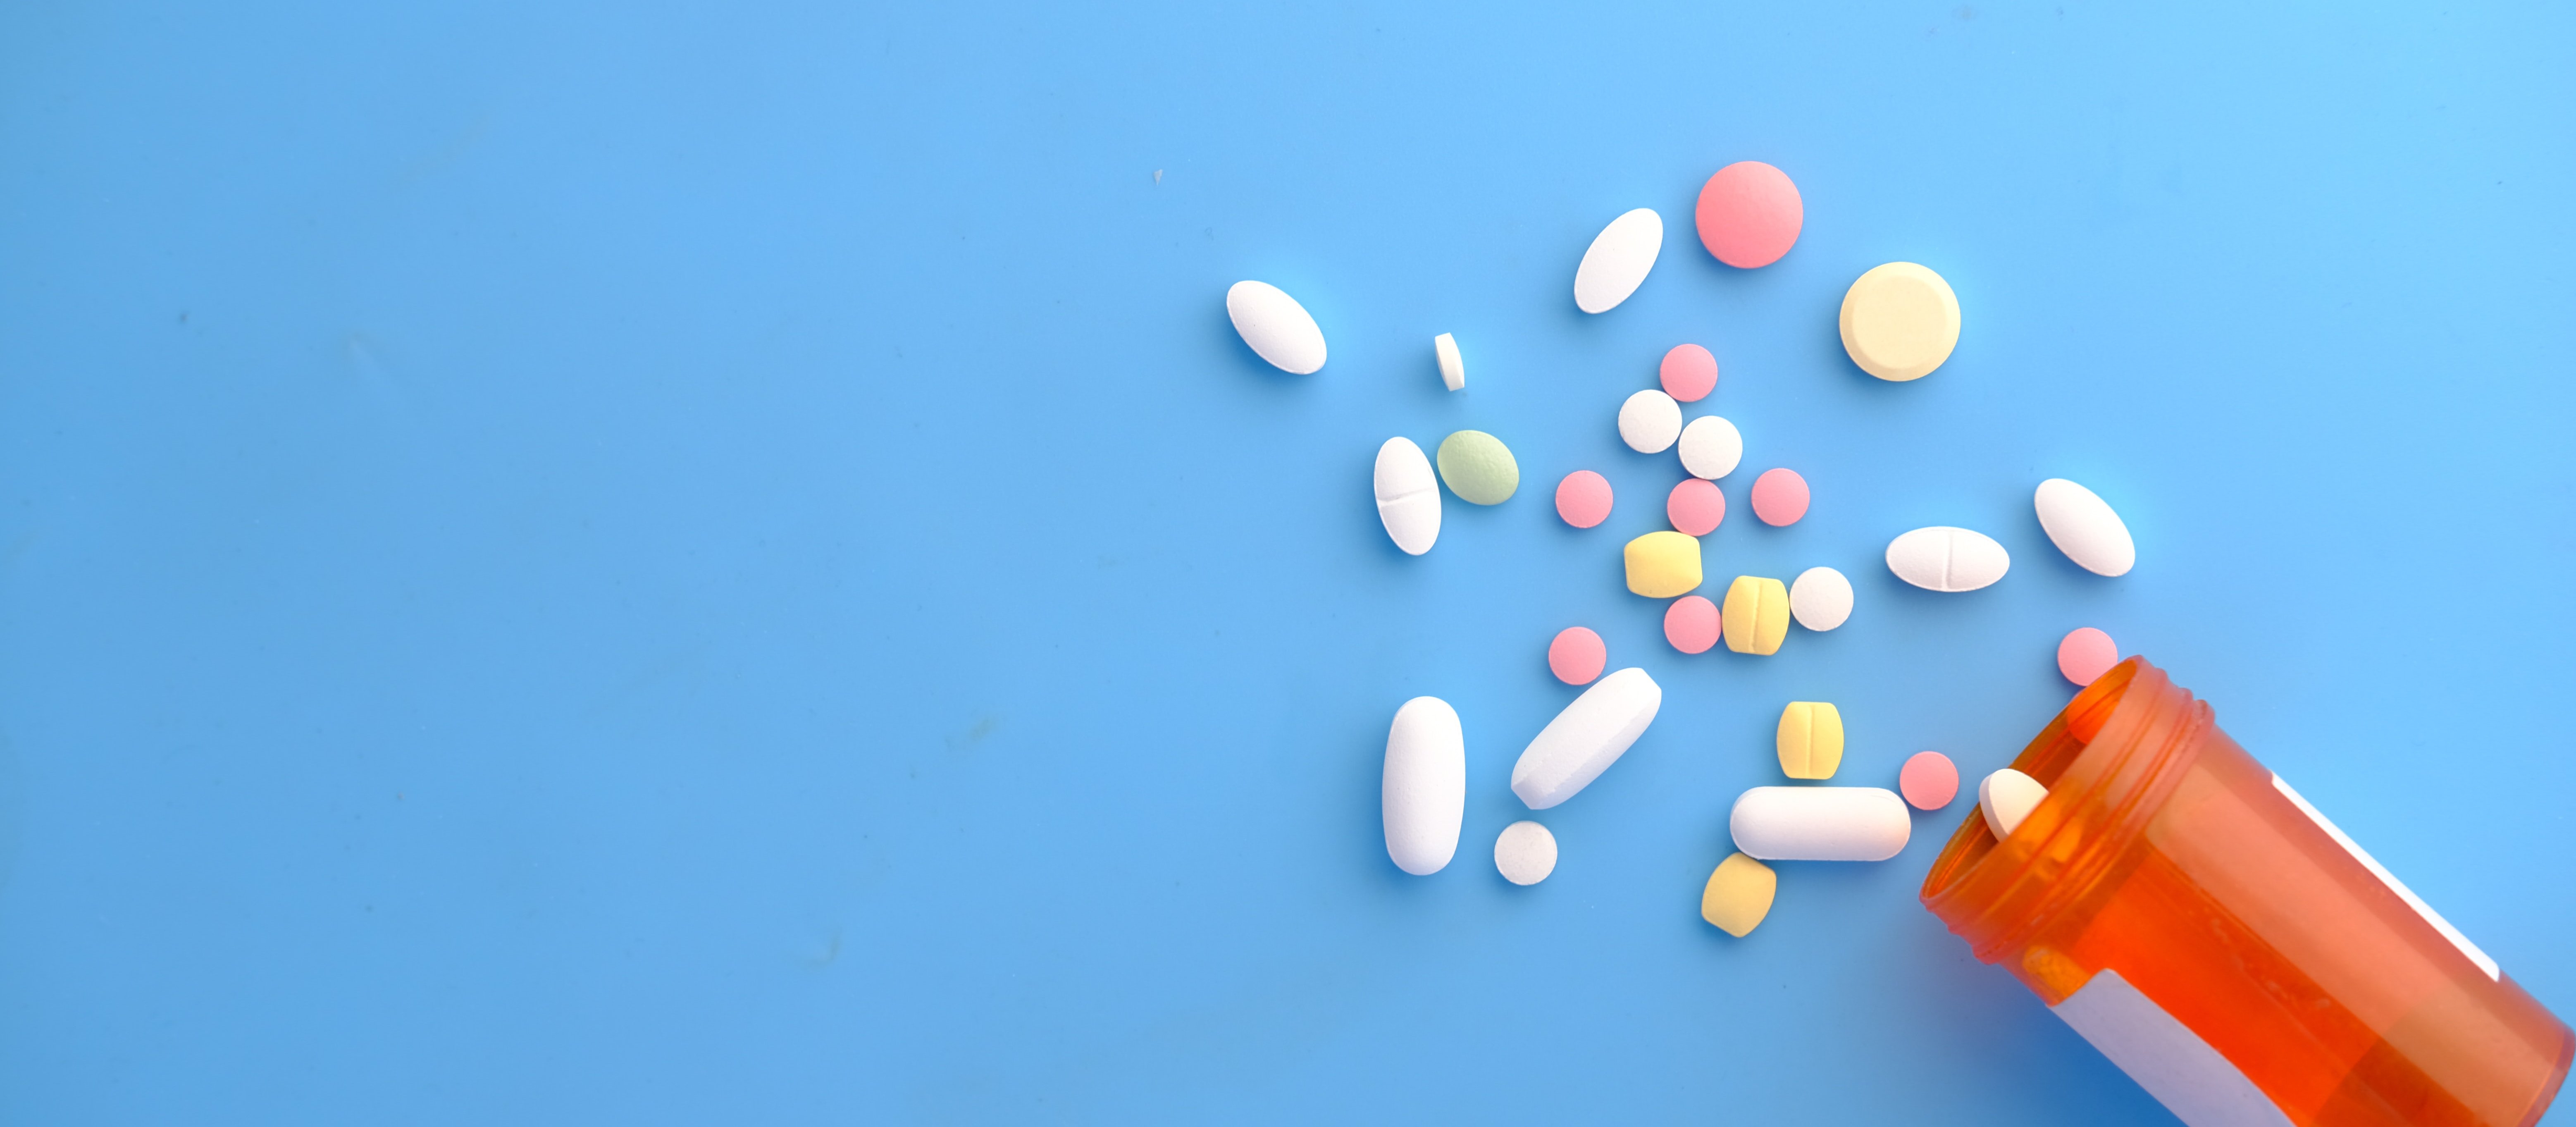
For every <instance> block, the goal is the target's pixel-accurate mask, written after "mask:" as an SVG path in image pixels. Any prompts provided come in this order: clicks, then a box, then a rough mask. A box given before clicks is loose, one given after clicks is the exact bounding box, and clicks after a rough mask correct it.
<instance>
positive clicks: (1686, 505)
mask: <svg viewBox="0 0 2576 1127" xmlns="http://www.w3.org/2000/svg"><path fill="white" fill-rule="evenodd" d="M1664 517H1665V519H1668V520H1670V521H1672V522H1673V528H1674V530H1675V531H1678V532H1680V533H1681V534H1682V535H1684V536H1706V535H1708V534H1709V533H1712V532H1715V531H1717V526H1718V525H1719V524H1722V523H1724V522H1725V520H1726V494H1724V493H1722V492H1719V490H1718V488H1717V483H1716V482H1714V481H1703V480H1701V479H1699V478H1695V477H1691V478H1683V479H1682V483H1681V484H1679V485H1676V486H1674V487H1673V491H1672V493H1671V494H1670V495H1668V496H1666V497H1665V498H1664Z"/></svg>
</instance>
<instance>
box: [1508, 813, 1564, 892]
mask: <svg viewBox="0 0 2576 1127" xmlns="http://www.w3.org/2000/svg"><path fill="white" fill-rule="evenodd" d="M1494 868H1495V870H1496V871H1498V872H1500V873H1502V874H1503V879H1504V880H1507V881H1510V882H1512V883H1513V884H1519V885H1531V884H1537V883H1538V882H1540V881H1543V880H1546V879H1547V875H1548V874H1549V873H1552V872H1555V871H1556V835H1555V834H1552V833H1549V832H1547V827H1546V826H1542V825H1540V824H1538V823H1536V822H1530V821H1520V822H1514V823H1512V824H1511V825H1508V826H1505V827H1503V834H1502V836H1501V837H1497V838H1495V839H1494Z"/></svg>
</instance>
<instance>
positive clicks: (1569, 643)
mask: <svg viewBox="0 0 2576 1127" xmlns="http://www.w3.org/2000/svg"><path fill="white" fill-rule="evenodd" d="M1609 661H1610V649H1609V647H1607V646H1604V645H1602V644H1601V635H1599V634H1595V633H1593V632H1592V631H1591V630H1589V629H1586V628H1584V627H1581V626H1568V627H1566V628H1565V629H1563V630H1559V631H1557V632H1556V640H1555V641H1553V642H1549V643H1548V644H1547V671H1548V672H1550V673H1553V674H1556V679H1557V680H1559V681H1563V682H1565V683H1566V684H1569V685H1589V684H1591V683H1592V679H1593V678H1595V677H1599V676H1600V675H1601V667H1602V666H1603V665H1605V664H1608V663H1609Z"/></svg>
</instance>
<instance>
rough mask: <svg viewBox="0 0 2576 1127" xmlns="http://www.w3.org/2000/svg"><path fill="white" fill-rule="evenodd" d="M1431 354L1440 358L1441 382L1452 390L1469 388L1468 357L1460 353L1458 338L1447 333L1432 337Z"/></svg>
mask: <svg viewBox="0 0 2576 1127" xmlns="http://www.w3.org/2000/svg"><path fill="white" fill-rule="evenodd" d="M1431 354H1432V355H1433V356H1436V357H1439V358H1440V382H1441V383H1444V384H1447V385H1449V390H1451V391H1465V390H1467V358H1466V357H1464V356H1460V355H1458V338H1456V337H1453V336H1450V335H1449V334H1447V333H1442V334H1440V335H1439V336H1436V337H1433V338H1431Z"/></svg>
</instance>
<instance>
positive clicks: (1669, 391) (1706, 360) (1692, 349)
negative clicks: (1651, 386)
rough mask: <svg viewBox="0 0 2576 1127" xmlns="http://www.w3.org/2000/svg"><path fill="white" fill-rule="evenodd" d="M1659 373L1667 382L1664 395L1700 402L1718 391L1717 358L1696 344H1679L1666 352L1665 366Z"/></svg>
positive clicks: (1660, 377)
mask: <svg viewBox="0 0 2576 1127" xmlns="http://www.w3.org/2000/svg"><path fill="white" fill-rule="evenodd" d="M1656 376H1657V378H1659V379H1661V380H1663V381H1664V394H1666V395H1669V396H1672V397H1673V398H1674V399H1676V400H1679V401H1681V402H1683V403H1697V402H1699V401H1700V400H1703V399H1706V398H1708V393H1709V392H1712V391H1715V390H1717V357H1715V356H1711V355H1709V351H1708V350H1707V349H1705V348H1701V347H1700V346H1698V345H1696V344H1676V345H1674V346H1673V348H1672V351H1670V352H1667V353H1664V365H1663V367H1662V368H1661V369H1659V370H1658V371H1657V372H1656Z"/></svg>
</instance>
